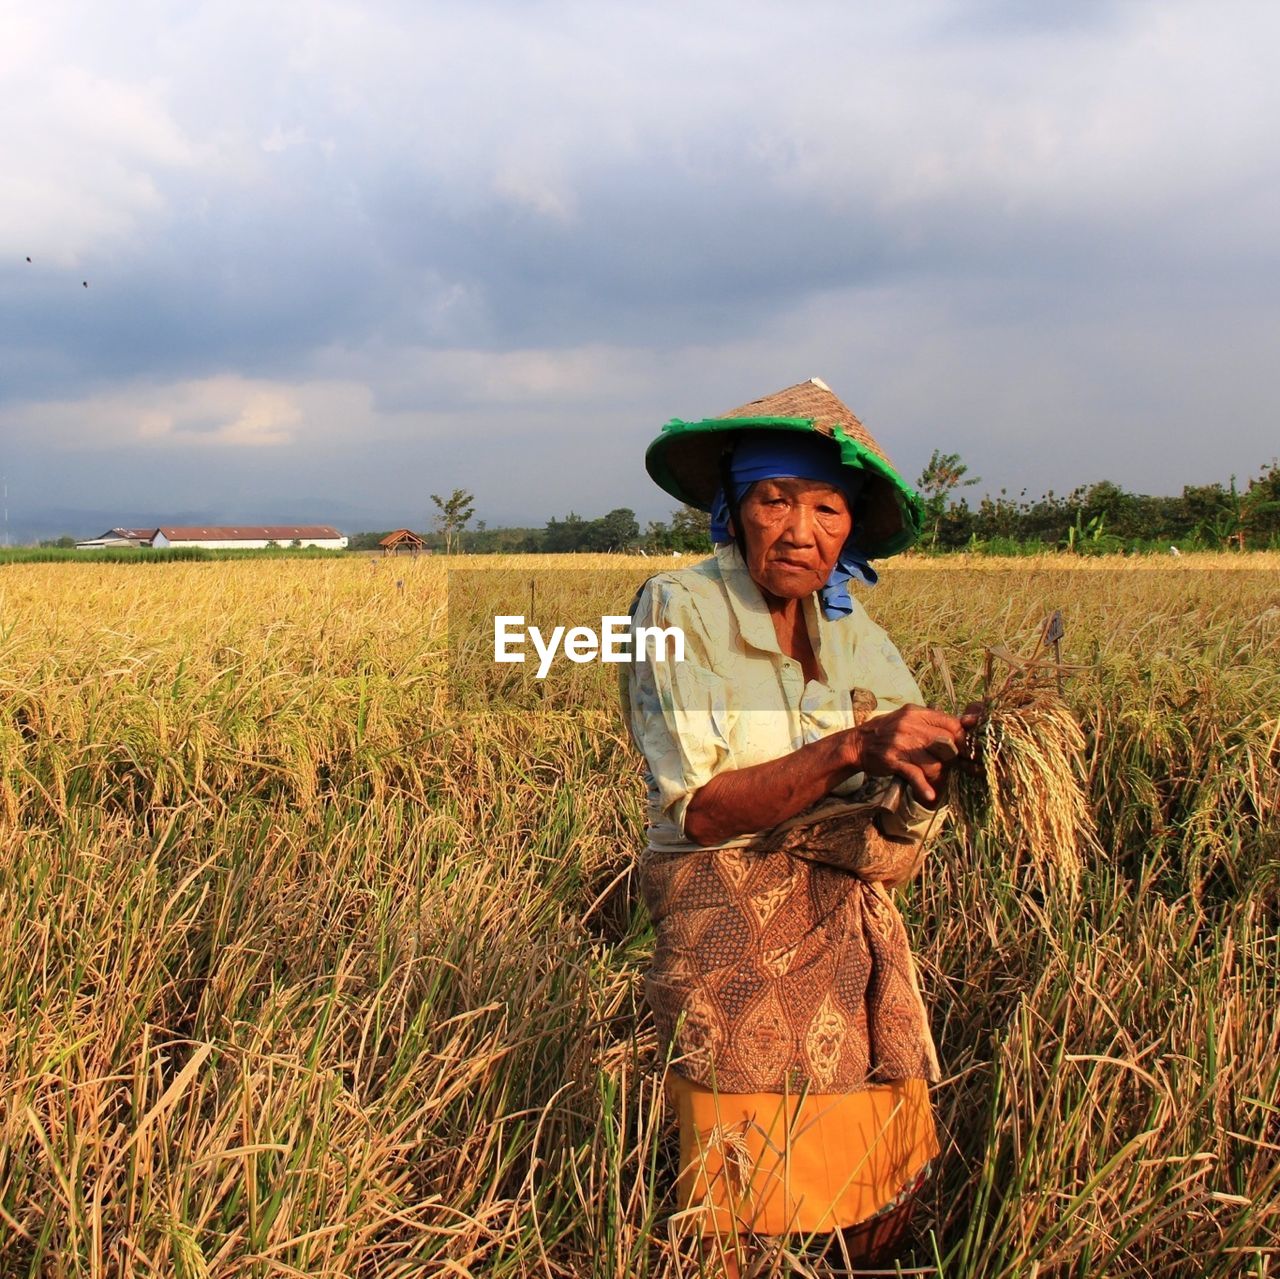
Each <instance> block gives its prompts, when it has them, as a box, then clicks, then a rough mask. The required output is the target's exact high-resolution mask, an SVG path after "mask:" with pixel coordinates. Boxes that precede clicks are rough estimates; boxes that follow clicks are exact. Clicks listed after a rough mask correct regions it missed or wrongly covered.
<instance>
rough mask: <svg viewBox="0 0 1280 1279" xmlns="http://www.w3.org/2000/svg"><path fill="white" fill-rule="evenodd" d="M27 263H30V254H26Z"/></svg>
mask: <svg viewBox="0 0 1280 1279" xmlns="http://www.w3.org/2000/svg"><path fill="white" fill-rule="evenodd" d="M27 261H28V262H30V261H31V254H30V253H28V254H27Z"/></svg>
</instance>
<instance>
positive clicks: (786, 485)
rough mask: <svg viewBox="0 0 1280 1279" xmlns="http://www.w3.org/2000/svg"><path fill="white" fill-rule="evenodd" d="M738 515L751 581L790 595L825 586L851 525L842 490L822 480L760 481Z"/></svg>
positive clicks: (777, 593)
mask: <svg viewBox="0 0 1280 1279" xmlns="http://www.w3.org/2000/svg"><path fill="white" fill-rule="evenodd" d="M738 514H739V515H740V516H741V518H742V525H743V528H742V531H743V533H744V534H745V540H746V546H745V548H743V556H744V558H745V559H746V562H747V570H748V571H749V572H750V574H751V578H752V581H754V582H755V583H756V585H757V586H759V587H760V588H761V589H762V590H764V591H765V592H767V593H768V594H769V595H773V596H776V597H777V598H779V599H787V600H794V599H802V598H803V597H804V596H806V595H811V594H812V593H813V592H814V591H816V590H817V589H818V588H819V587H821V586H825V585H826V582H827V578H828V577H830V575H831V570H832V569H833V568H834V567H835V563H836V559H837V558H838V556H839V555H840V551H841V548H842V547H843V546H844V544H845V539H846V538H847V537H848V536H849V533H850V531H851V530H852V528H853V516H852V514H851V513H850V511H849V503H848V502H847V501H846V500H845V496H844V494H843V493H842V492H841V491H840V490H839V489H837V488H832V487H831V486H830V485H829V484H824V483H822V482H821V481H820V480H793V479H784V480H757V481H756V483H755V484H753V485H752V486H751V488H750V490H749V491H748V492H747V495H746V496H745V497H744V498H743V499H742V502H741V504H740V506H739V508H738ZM742 542H743V539H742V538H739V539H738V544H739V546H740V547H742Z"/></svg>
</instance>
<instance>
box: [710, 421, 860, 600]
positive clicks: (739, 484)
mask: <svg viewBox="0 0 1280 1279" xmlns="http://www.w3.org/2000/svg"><path fill="white" fill-rule="evenodd" d="M729 478H730V479H731V481H732V482H733V490H734V492H733V496H734V503H735V505H736V504H737V503H739V502H741V501H742V499H743V498H744V497H745V496H746V492H747V490H748V489H749V488H750V487H751V486H752V485H753V484H754V483H755V482H756V481H757V480H784V479H795V480H818V481H819V482H821V483H823V484H830V485H831V487H832V488H838V489H839V490H840V491H841V492H842V493H844V495H845V500H846V501H847V502H848V503H849V510H850V511H852V510H853V509H854V502H855V501H856V500H857V497H858V494H859V493H860V492H861V491H862V476H861V475H860V474H859V473H858V472H857V471H854V470H851V469H850V468H849V467H847V466H844V465H842V464H841V462H840V458H839V455H838V454H837V452H836V450H835V449H834V448H833V447H832V445H831V443H830V442H829V441H827V440H824V439H823V438H822V437H821V436H819V435H801V434H800V433H799V432H793V431H752V432H751V433H750V434H744V436H743V437H742V439H741V440H739V442H738V444H737V446H736V447H735V448H734V450H733V457H732V458H731V460H730V462H729ZM859 532H860V530H859V529H858V528H857V526H856V525H855V527H854V528H853V530H852V531H851V532H850V534H849V536H848V538H847V539H846V540H845V544H844V546H843V547H842V548H841V550H840V554H839V556H838V557H837V558H836V563H835V567H834V568H833V569H832V570H831V575H830V577H828V578H827V583H826V585H825V586H823V587H820V588H819V590H818V599H819V601H820V602H821V605H822V615H823V617H825V618H826V619H827V621H829V622H838V621H839V620H840V619H841V618H842V617H848V615H849V614H850V613H852V612H853V599H852V598H851V596H850V595H849V582H850V581H851V580H852V579H854V578H857V579H858V581H860V582H864V583H865V584H866V585H867V586H874V585H875V584H876V582H877V581H879V577H878V575H877V574H876V571H875V569H873V568H872V567H871V565H870V564H869V563H868V562H867V558H866V556H865V555H864V554H863V553H862V551H860V550H859V549H858V546H857V540H858V534H859ZM711 540H712V541H713V542H731V541H733V534H732V533H730V531H729V503H728V502H727V501H726V500H725V496H724V488H723V486H721V487H720V488H718V489H716V495H715V499H714V500H713V502H712V504H711Z"/></svg>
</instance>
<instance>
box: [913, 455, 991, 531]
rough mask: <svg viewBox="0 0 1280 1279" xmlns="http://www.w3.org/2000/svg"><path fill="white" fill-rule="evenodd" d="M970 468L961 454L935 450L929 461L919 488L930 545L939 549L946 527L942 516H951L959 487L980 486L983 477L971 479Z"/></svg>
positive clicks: (922, 473)
mask: <svg viewBox="0 0 1280 1279" xmlns="http://www.w3.org/2000/svg"><path fill="white" fill-rule="evenodd" d="M968 471H969V468H968V466H966V465H965V463H964V462H962V461H961V460H960V454H959V453H942V452H939V450H937V449H934V450H933V455H932V456H931V457H930V458H929V465H928V466H926V467H925V468H924V470H923V471H921V472H920V478H919V479H918V480H917V481H916V488H918V489H919V490H920V492H921V493H923V494H924V510H925V522H926V523H927V524H928V525H929V527H930V530H931V531H930V535H929V544H930V545H931V546H936V545H937V543H938V533H939V532H940V530H941V528H942V517H943V516H944V515H945V514H946V513H947V506H948V503H949V502H950V498H951V494H952V493H953V492H955V490H956V489H958V488H968V487H969V486H970V485H971V484H977V483H979V481H980V480H981V476H978V475H974V476H970V477H969V478H968V479H966V478H965V476H966V475H967V474H968Z"/></svg>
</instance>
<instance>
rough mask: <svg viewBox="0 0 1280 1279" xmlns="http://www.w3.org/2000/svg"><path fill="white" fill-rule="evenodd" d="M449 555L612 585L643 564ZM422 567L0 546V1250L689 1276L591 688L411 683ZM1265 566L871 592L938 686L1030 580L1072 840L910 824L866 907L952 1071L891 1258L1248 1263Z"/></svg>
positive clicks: (448, 1271) (626, 756) (1276, 775)
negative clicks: (1077, 804) (1018, 855)
mask: <svg viewBox="0 0 1280 1279" xmlns="http://www.w3.org/2000/svg"><path fill="white" fill-rule="evenodd" d="M686 562H687V561H686ZM477 563H478V561H476V560H468V561H466V562H465V563H464V562H462V561H455V562H454V564H453V567H455V568H462V567H466V568H468V569H474V568H475V567H476V566H477ZM1246 565H1247V566H1248V567H1244V566H1246ZM481 567H484V568H486V569H491V570H492V571H493V572H495V573H499V574H507V575H508V576H509V578H510V583H511V589H512V590H513V591H516V592H520V593H522V592H523V591H524V590H525V589H526V587H525V582H526V581H527V580H529V579H531V578H532V577H533V576H534V575H535V574H536V575H538V576H539V577H542V578H545V575H547V574H549V573H554V571H555V570H556V569H557V568H562V569H565V568H570V567H572V568H573V569H575V570H583V569H584V568H587V569H600V570H608V571H607V572H604V573H602V574H601V575H600V577H599V578H598V581H599V582H601V583H606V584H609V585H608V587H607V589H608V590H609V591H612V590H614V589H616V590H617V596H616V598H614V599H612V601H609V603H611V606H612V609H613V611H621V610H625V607H626V604H627V602H628V600H629V598H630V589H631V588H632V586H634V584H637V583H638V582H639V581H640V580H642V579H643V577H644V576H645V575H646V573H647V572H653V571H655V570H656V569H657V568H660V567H662V565H661V564H659V563H657V562H655V561H654V560H652V559H651V560H647V561H644V560H620V559H606V558H604V557H600V558H598V559H589V558H586V557H572V559H571V560H564V561H560V562H557V561H556V560H553V559H549V558H548V557H538V558H537V559H536V560H533V559H530V560H520V559H514V558H512V559H504V560H495V561H493V562H492V563H491V564H490V563H485V564H483V565H481ZM448 568H449V562H448V561H445V560H443V559H431V560H424V561H418V562H414V563H406V562H399V563H382V564H373V563H371V562H370V561H365V560H357V561H353V560H320V561H316V562H300V561H297V560H277V561H269V562H255V563H250V562H209V563H175V564H169V565H163V566H154V567H148V568H140V567H139V566H137V565H128V564H120V565H116V564H102V563H96V564H79V563H76V564H57V563H54V564H27V565H23V564H9V565H5V566H2V567H0V930H2V931H3V941H2V943H0V1273H2V1274H4V1275H54V1276H61V1275H67V1276H71V1275H77V1276H78V1275H125V1274H129V1275H157V1276H159V1275H174V1276H178V1277H179V1279H197V1277H202V1276H232V1275H236V1276H271V1275H307V1276H312V1275H326V1276H340V1275H341V1276H346V1275H352V1276H411V1275H412V1276H418V1275H452V1276H468V1275H476V1276H479V1275H485V1276H517V1275H544V1276H587V1275H590V1276H599V1277H601V1279H604V1277H606V1276H608V1277H610V1279H622V1277H623V1276H633V1275H655V1276H674V1275H681V1274H683V1275H691V1274H694V1273H696V1263H695V1262H694V1261H692V1260H691V1259H690V1258H691V1255H692V1254H691V1253H690V1250H689V1247H688V1244H687V1242H686V1241H683V1240H681V1239H679V1238H678V1237H675V1234H674V1232H673V1230H672V1229H671V1228H670V1226H669V1223H668V1220H667V1217H668V1213H669V1211H670V1206H671V1205H670V1191H671V1186H672V1179H673V1166H672V1161H673V1156H674V1149H673V1135H674V1134H673V1129H672V1124H671V1121H670V1119H669V1117H668V1115H667V1114H666V1113H665V1111H664V1108H663V1105H662V1080H661V1075H662V1066H663V1063H662V1062H661V1061H660V1060H659V1058H658V1054H657V1048H656V1044H655V1041H654V1036H653V1033H652V1028H651V1024H650V1021H649V1019H648V1017H647V1015H646V1013H645V1011H644V1009H643V1006H642V1002H641V997H640V989H639V979H640V975H641V973H642V972H643V968H644V965H645V962H646V958H647V955H648V953H649V948H650V944H651V936H650V930H649V926H648V923H647V921H646V918H645V916H644V912H643V910H642V909H641V908H640V907H639V906H638V904H637V901H636V899H635V895H634V892H633V884H632V876H631V866H632V861H633V858H634V855H635V853H636V851H637V849H638V847H639V846H640V844H641V841H642V824H643V805H642V794H643V790H642V785H641V780H640V769H639V763H638V761H637V759H636V758H635V757H634V755H633V754H632V752H631V750H630V748H629V745H628V743H627V740H626V735H625V732H624V730H623V728H622V725H621V723H620V720H619V717H618V713H617V710H616V695H615V693H614V691H613V688H612V678H613V676H612V671H611V670H605V669H601V668H595V667H593V668H583V670H584V671H586V674H584V675H582V676H581V677H580V681H579V683H578V684H576V685H574V686H572V687H570V688H568V689H567V691H562V692H561V693H559V694H557V695H553V696H550V697H547V698H545V699H544V701H543V702H542V703H539V702H538V701H537V699H536V697H535V698H534V699H532V700H531V698H530V696H529V694H530V689H531V686H530V684H529V681H528V680H527V679H524V681H523V683H521V684H520V686H519V687H518V688H513V689H512V690H511V696H510V698H509V699H508V698H506V697H505V696H504V695H503V686H502V685H500V684H499V685H495V686H489V687H483V688H482V687H480V686H479V684H476V683H469V682H468V681H467V680H459V679H458V678H454V679H453V680H451V679H450V671H449V658H450V649H449V644H448V635H447V629H446V618H447V609H448V603H449V596H448V591H447V570H448ZM1278 570H1280V556H1276V555H1272V556H1269V557H1265V556H1264V557H1252V558H1244V557H1240V556H1230V557H1226V556H1224V557H1218V558H1202V557H1193V556H1184V557H1183V558H1182V559H1181V560H1180V561H1178V562H1176V563H1172V562H1165V561H1155V562H1141V563H1140V562H1137V561H1120V562H1104V561H1088V562H1086V563H1084V564H1082V563H1080V562H1079V561H1074V560H1069V559H1065V558H1044V559H1037V560H1031V561H1026V560H1021V561H1018V562H1017V563H1016V564H1014V565H1012V566H1010V565H1006V564H1001V563H1000V562H998V561H991V560H984V561H981V562H979V563H974V564H967V563H965V562H963V561H958V560H946V561H937V560H916V561H910V560H908V561H903V562H901V563H898V564H894V563H891V564H890V565H888V566H887V567H886V571H885V573H884V579H883V581H882V583H881V585H880V586H879V587H877V588H876V589H875V591H874V592H872V593H870V594H868V595H867V596H866V602H867V605H868V607H869V609H870V610H871V611H872V614H873V616H875V617H876V618H877V619H878V620H879V621H881V622H882V623H883V624H884V625H885V626H886V628H887V629H888V630H889V632H890V634H891V635H892V636H893V637H894V638H895V640H896V641H897V643H898V644H899V647H900V648H901V649H902V651H903V653H904V655H905V656H906V657H907V659H908V661H909V662H910V663H911V665H912V666H913V668H914V669H915V670H916V671H917V673H918V674H919V676H920V678H921V681H922V684H923V685H924V688H925V692H926V696H927V698H928V700H930V701H933V702H936V703H939V704H941V703H943V702H944V701H945V695H944V693H943V692H942V687H941V683H940V680H939V677H938V676H937V674H936V672H935V670H934V667H933V666H932V665H931V663H930V660H929V651H930V648H931V646H934V645H938V646H941V647H942V648H943V650H944V651H945V653H946V656H947V662H948V664H949V666H950V668H951V672H952V674H953V675H954V677H955V680H956V684H957V695H958V696H959V697H960V698H962V699H966V698H967V696H968V695H970V694H973V693H975V692H977V691H979V682H980V671H981V669H982V666H983V657H984V652H983V650H984V646H985V645H989V644H993V643H997V642H1007V643H1009V644H1010V645H1011V646H1015V647H1016V646H1017V645H1019V644H1025V641H1026V639H1027V637H1028V636H1030V635H1032V634H1034V632H1035V630H1036V627H1037V626H1038V624H1039V623H1040V621H1041V620H1042V619H1043V617H1044V616H1045V614H1046V613H1047V612H1048V611H1050V610H1051V609H1054V608H1061V609H1062V610H1063V613H1064V616H1065V619H1066V626H1067V636H1066V641H1065V644H1064V654H1063V655H1064V659H1066V660H1068V661H1070V662H1073V663H1076V664H1078V665H1079V666H1080V668H1081V669H1080V670H1079V671H1078V672H1077V673H1075V674H1074V675H1073V676H1072V677H1071V678H1070V681H1069V683H1068V686H1067V694H1068V697H1069V699H1070V701H1071V702H1072V704H1073V706H1074V708H1075V709H1076V711H1077V713H1078V715H1079V717H1080V720H1081V722H1082V724H1083V726H1084V728H1085V731H1086V737H1087V742H1088V746H1087V751H1086V757H1085V759H1084V767H1085V768H1086V770H1087V781H1088V787H1089V792H1090V796H1091V800H1092V804H1093V806H1094V809H1095V812H1096V816H1097V822H1098V827H1099V832H1100V836H1101V843H1102V847H1103V850H1104V852H1103V853H1102V854H1101V855H1100V856H1097V857H1096V858H1095V859H1094V861H1093V862H1092V863H1091V864H1090V865H1089V866H1088V867H1087V869H1086V871H1085V874H1084V876H1083V878H1082V880H1081V882H1080V884H1079V885H1078V886H1077V887H1076V888H1074V889H1073V888H1071V887H1070V886H1069V885H1067V884H1065V883H1049V882H1043V881H1041V880H1040V879H1039V878H1038V877H1037V873H1036V871H1035V870H1034V868H1030V867H1026V866H1019V865H1016V864H1014V862H1013V860H1012V858H1011V856H1010V854H1009V853H1008V851H1007V849H1005V848H1003V847H1001V846H1000V845H999V843H998V842H997V841H996V840H994V839H993V838H992V836H991V833H990V831H987V830H984V829H982V828H981V827H979V829H978V830H977V832H976V834H975V835H973V836H972V837H964V838H962V837H961V835H960V834H959V833H957V832H948V833H947V834H946V835H945V836H944V837H943V838H942V839H941V840H940V841H939V842H938V843H937V844H936V845H935V846H934V848H933V851H932V852H931V854H930V857H929V859H928V862H927V864H926V869H925V873H924V875H923V877H922V878H921V879H920V880H919V881H918V882H917V883H916V884H915V885H914V886H913V888H912V889H911V890H910V891H909V892H908V894H907V895H906V897H905V899H904V902H903V906H904V913H905V915H906V917H907V921H908V926H909V928H910V930H911V933H912V938H913V945H914V946H915V949H916V952H917V954H918V956H919V959H920V963H921V968H922V979H923V982H924V985H925V987H926V998H927V1002H928V1004H929V1007H930V1012H931V1015H932V1019H933V1025H934V1030H935V1034H936V1036H937V1039H938V1045H939V1051H940V1054H941V1057H942V1061H943V1069H944V1072H945V1075H946V1078H945V1079H944V1082H943V1083H942V1084H941V1085H940V1086H939V1087H938V1088H937V1090H936V1093H935V1099H936V1103H937V1107H938V1113H939V1119H940V1124H941V1128H942V1132H943V1140H944V1154H943V1158H942V1162H941V1168H940V1173H939V1175H938V1176H937V1177H936V1178H935V1180H934V1181H933V1183H932V1185H931V1186H930V1188H929V1190H928V1192H927V1196H926V1200H925V1203H924V1205H923V1210H922V1211H921V1212H920V1213H919V1214H918V1216H917V1221H916V1226H917V1230H916V1236H917V1237H916V1246H915V1251H914V1254H913V1256H912V1257H909V1258H908V1257H904V1261H903V1264H904V1266H907V1267H909V1268H912V1269H913V1270H914V1272H915V1273H921V1274H931V1275H938V1276H945V1277H946V1279H962V1277H968V1276H974V1277H977V1276H981V1277H983V1279H996V1277H1000V1276H1003V1277H1008V1279H1013V1277H1014V1276H1018V1277H1020V1279H1021V1277H1028V1276H1041V1277H1045V1279H1047V1277H1048V1276H1068V1275H1070V1276H1081V1277H1083V1276H1159V1277H1161V1279H1164V1277H1166V1276H1188V1277H1190V1276H1205V1275H1207V1276H1224V1277H1225V1276H1237V1275H1252V1276H1258V1277H1261V1276H1267V1275H1273V1274H1277V1273H1280V1244H1278V1243H1277V1239H1278V1238H1280V1019H1278V1018H1277V1016H1276V1009H1277V1006H1278V1005H1280V822H1278V821H1277V818H1278V816H1280V571H1278ZM565 580H566V581H567V580H568V579H565ZM543 589H544V596H545V591H546V588H545V587H544V588H543ZM602 589H603V588H602ZM531 594H532V592H531ZM454 604H455V609H456V608H457V606H458V601H457V599H455V601H454ZM596 604H597V601H596V600H594V599H592V600H591V601H590V602H589V606H588V601H586V600H585V599H584V610H583V611H584V617H583V620H584V621H587V622H592V621H594V620H595V619H596V617H598V615H599V612H600V610H599V608H597V607H596ZM456 639H457V636H456V635H455V640H456ZM455 675H456V671H455ZM481 682H483V681H481ZM533 691H534V693H536V694H537V696H538V697H541V696H542V693H541V692H540V691H539V690H536V689H534V690H533ZM531 706H532V708H533V709H530V707H531ZM784 1264H785V1263H784Z"/></svg>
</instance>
